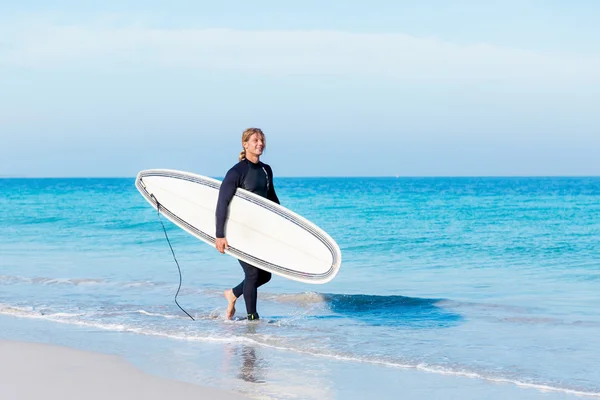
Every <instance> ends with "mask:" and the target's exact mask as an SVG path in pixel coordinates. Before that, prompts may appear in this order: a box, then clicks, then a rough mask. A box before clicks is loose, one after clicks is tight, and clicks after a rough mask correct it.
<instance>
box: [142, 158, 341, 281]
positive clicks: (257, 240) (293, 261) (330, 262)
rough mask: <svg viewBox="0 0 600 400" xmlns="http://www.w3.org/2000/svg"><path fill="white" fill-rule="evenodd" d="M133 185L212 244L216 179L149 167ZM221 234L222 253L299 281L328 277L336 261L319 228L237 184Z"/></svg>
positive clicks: (336, 268) (335, 248)
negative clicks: (226, 246)
mask: <svg viewBox="0 0 600 400" xmlns="http://www.w3.org/2000/svg"><path fill="white" fill-rule="evenodd" d="M135 186H136V187H137V189H138V190H139V191H140V193H141V194H142V195H143V196H144V198H145V199H146V200H147V201H148V202H149V203H150V204H151V205H152V206H153V207H154V208H155V209H158V210H159V212H160V213H161V214H162V215H164V216H165V217H166V218H168V219H169V220H170V221H171V222H173V223H174V224H175V225H177V226H179V227H180V228H181V229H183V230H185V231H186V232H188V233H190V234H191V235H193V236H195V237H197V238H198V239H200V240H202V241H204V242H206V243H208V244H210V245H212V246H214V245H215V229H216V228H215V223H216V221H215V212H216V207H217V199H218V196H219V188H220V187H221V182H220V181H218V180H216V179H213V178H209V177H206V176H202V175H197V174H192V173H188V172H183V171H176V170H168V169H150V170H145V171H141V172H140V173H139V174H138V176H137V178H136V181H135ZM157 202H158V203H160V207H158V204H157ZM225 236H226V237H227V242H228V243H229V249H228V250H226V251H225V252H226V253H227V254H229V255H231V256H233V257H235V258H238V259H240V260H242V261H245V262H247V263H249V264H251V265H254V266H256V267H258V268H261V269H264V270H266V271H269V272H271V273H273V274H277V275H279V276H282V277H285V278H288V279H293V280H296V281H300V282H305V283H313V284H322V283H326V282H329V281H331V280H332V279H333V278H334V277H335V276H336V274H337V273H338V271H339V269H340V265H341V262H342V255H341V252H340V248H339V246H338V245H337V243H336V242H335V241H334V240H333V239H332V238H331V237H330V236H329V235H328V234H327V233H326V232H324V231H323V230H322V229H321V228H319V227H318V226H316V225H315V224H314V223H312V222H310V221H308V220H306V219H305V218H303V217H301V216H300V215H298V214H296V213H294V212H293V211H290V210H288V209H287V208H285V207H282V206H280V205H279V204H277V203H274V202H272V201H270V200H267V199H265V198H263V197H261V196H258V195H256V194H254V193H252V192H249V191H247V190H244V189H242V188H238V189H237V190H236V193H235V195H234V197H233V199H232V200H231V203H230V204H229V213H228V219H227V221H226V222H225ZM215 251H216V250H215Z"/></svg>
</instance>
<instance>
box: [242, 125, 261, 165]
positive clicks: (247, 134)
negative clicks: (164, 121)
mask: <svg viewBox="0 0 600 400" xmlns="http://www.w3.org/2000/svg"><path fill="white" fill-rule="evenodd" d="M255 133H258V134H259V135H260V136H261V138H262V140H263V149H266V148H267V139H266V138H265V134H264V133H263V131H261V130H260V129H258V128H248V129H246V130H245V131H244V132H242V147H244V143H246V142H247V141H248V140H250V138H251V137H252V135H254V134H255ZM244 158H246V149H242V151H241V152H240V155H239V157H238V161H242V160H243V159H244Z"/></svg>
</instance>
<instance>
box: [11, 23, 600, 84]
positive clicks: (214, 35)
mask: <svg viewBox="0 0 600 400" xmlns="http://www.w3.org/2000/svg"><path fill="white" fill-rule="evenodd" d="M3 25H4V27H3V28H0V34H1V37H3V38H4V39H0V65H4V66H19V67H21V66H22V67H30V68H46V67H60V66H63V65H86V66H87V65H113V66H114V65H133V66H143V67H162V68H200V69H218V70H234V71H236V70H239V71H250V72H257V73H265V74H278V75H280V74H282V75H286V74H341V75H359V76H372V77H383V78H393V79H405V80H413V79H433V80H456V79H461V80H471V79H491V80H500V81H502V80H505V79H507V80H515V79H517V80H525V81H542V82H547V81H553V82H556V81H558V80H567V81H577V82H584V83H585V82H590V81H593V82H599V81H600V58H589V59H585V58H581V57H577V56H574V55H561V54H544V53H536V52H532V51H524V50H519V49H514V48H503V47H498V46H493V45H490V44H477V45H465V44H453V43H448V42H444V41H443V40H439V39H434V38H419V37H414V36H409V35H404V34H368V33H349V32H339V31H274V30H269V31H254V30H234V29H159V28H152V27H148V26H143V25H134V24H132V25H129V26H127V25H123V24H120V25H115V24H111V23H106V22H103V21H97V22H96V23H91V24H86V25H77V24H58V23H52V22H48V21H46V22H43V23H40V22H39V21H37V23H36V24H32V23H24V24H23V23H20V24H15V23H13V24H3Z"/></svg>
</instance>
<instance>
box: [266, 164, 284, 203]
mask: <svg viewBox="0 0 600 400" xmlns="http://www.w3.org/2000/svg"><path fill="white" fill-rule="evenodd" d="M267 172H268V174H269V181H270V182H271V184H270V185H269V191H268V192H267V199H269V200H271V201H273V202H275V203H277V204H281V203H280V202H279V198H278V197H277V193H275V185H274V184H273V170H272V169H271V167H270V166H267Z"/></svg>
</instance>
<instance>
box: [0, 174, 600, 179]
mask: <svg viewBox="0 0 600 400" xmlns="http://www.w3.org/2000/svg"><path fill="white" fill-rule="evenodd" d="M136 176H137V174H136V175H132V176H68V175H64V176H36V175H31V176H27V175H0V179H133V180H135V179H136ZM204 176H207V177H211V178H224V175H223V176H217V175H215V176H212V175H204ZM280 178H284V179H314V178H318V179H321V178H325V179H336V178H337V179H355V178H397V179H401V178H410V179H422V178H600V175H586V174H572V175H571V174H564V175H307V176H301V175H280V176H277V177H275V179H280Z"/></svg>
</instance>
